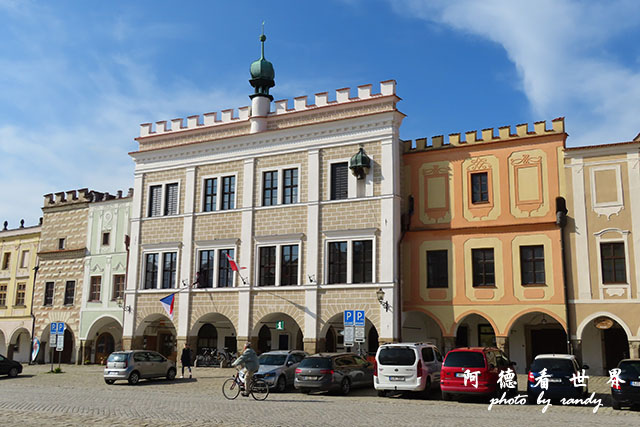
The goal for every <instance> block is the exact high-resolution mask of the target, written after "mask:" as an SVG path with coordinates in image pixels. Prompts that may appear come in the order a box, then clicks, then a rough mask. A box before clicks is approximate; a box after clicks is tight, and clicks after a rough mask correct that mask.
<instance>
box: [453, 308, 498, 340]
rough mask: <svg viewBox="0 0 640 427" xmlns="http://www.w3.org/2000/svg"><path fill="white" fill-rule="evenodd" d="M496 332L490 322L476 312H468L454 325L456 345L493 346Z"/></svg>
mask: <svg viewBox="0 0 640 427" xmlns="http://www.w3.org/2000/svg"><path fill="white" fill-rule="evenodd" d="M495 346H496V332H495V330H494V328H493V326H492V325H491V322H490V321H489V320H488V319H487V318H485V317H483V316H481V315H479V314H476V313H472V314H469V315H467V316H465V317H464V318H462V319H460V321H458V324H457V325H456V347H495Z"/></svg>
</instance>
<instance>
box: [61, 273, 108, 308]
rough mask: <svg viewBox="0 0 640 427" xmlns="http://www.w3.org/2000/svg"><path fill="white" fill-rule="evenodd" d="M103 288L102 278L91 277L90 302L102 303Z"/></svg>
mask: <svg viewBox="0 0 640 427" xmlns="http://www.w3.org/2000/svg"><path fill="white" fill-rule="evenodd" d="M67 283H68V282H67ZM101 288H102V276H91V286H90V288H89V301H93V302H96V301H100V289H101Z"/></svg>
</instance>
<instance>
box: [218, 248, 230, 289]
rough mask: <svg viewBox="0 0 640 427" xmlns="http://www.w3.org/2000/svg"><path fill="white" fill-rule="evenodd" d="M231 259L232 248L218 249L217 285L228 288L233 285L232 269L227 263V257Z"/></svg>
mask: <svg viewBox="0 0 640 427" xmlns="http://www.w3.org/2000/svg"><path fill="white" fill-rule="evenodd" d="M227 255H228V256H229V258H231V259H233V249H219V250H218V287H219V288H230V287H232V286H233V270H232V269H231V264H229V258H227Z"/></svg>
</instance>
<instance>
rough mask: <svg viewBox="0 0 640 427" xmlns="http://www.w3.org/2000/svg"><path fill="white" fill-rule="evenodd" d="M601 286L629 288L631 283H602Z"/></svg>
mask: <svg viewBox="0 0 640 427" xmlns="http://www.w3.org/2000/svg"><path fill="white" fill-rule="evenodd" d="M600 285H602V286H629V283H627V282H607V283H601V284H600Z"/></svg>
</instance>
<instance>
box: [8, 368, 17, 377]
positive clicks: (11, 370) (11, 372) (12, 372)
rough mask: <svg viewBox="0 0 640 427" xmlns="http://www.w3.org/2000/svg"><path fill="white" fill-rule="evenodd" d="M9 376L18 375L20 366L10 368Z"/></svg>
mask: <svg viewBox="0 0 640 427" xmlns="http://www.w3.org/2000/svg"><path fill="white" fill-rule="evenodd" d="M9 376H10V377H11V378H15V377H17V376H18V368H16V367H13V368H11V369H9Z"/></svg>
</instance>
